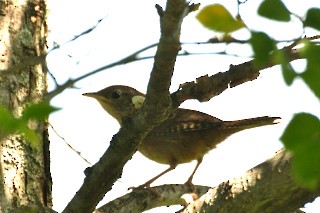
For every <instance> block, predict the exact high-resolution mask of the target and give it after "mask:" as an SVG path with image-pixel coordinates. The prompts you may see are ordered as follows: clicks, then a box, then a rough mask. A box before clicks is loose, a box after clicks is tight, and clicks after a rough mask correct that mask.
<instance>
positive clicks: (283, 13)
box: [258, 0, 290, 21]
mask: <svg viewBox="0 0 320 213" xmlns="http://www.w3.org/2000/svg"><path fill="white" fill-rule="evenodd" d="M258 14H259V15H261V16H263V17H266V18H268V19H272V20H277V21H290V11H289V10H288V9H287V7H286V6H285V5H284V4H283V2H282V1H281V0H264V1H263V2H262V3H261V5H260V7H259V8H258Z"/></svg>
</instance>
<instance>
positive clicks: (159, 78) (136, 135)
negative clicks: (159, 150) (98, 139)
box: [63, 0, 188, 213]
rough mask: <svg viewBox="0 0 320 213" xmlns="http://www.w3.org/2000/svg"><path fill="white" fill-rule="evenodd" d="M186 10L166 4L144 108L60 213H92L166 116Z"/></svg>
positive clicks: (173, 0)
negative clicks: (128, 162) (150, 133)
mask: <svg viewBox="0 0 320 213" xmlns="http://www.w3.org/2000/svg"><path fill="white" fill-rule="evenodd" d="M187 8H188V5H187V4H186V2H185V1H184V0H168V2H167V6H166V10H165V11H164V12H163V16H162V17H161V32H162V33H161V38H160V42H159V45H158V49H157V53H156V56H155V62H154V67H153V70H152V72H151V77H150V83H149V86H148V92H147V95H146V100H145V102H144V104H143V107H142V109H141V110H140V111H139V113H137V115H136V116H135V117H133V118H132V120H129V121H126V122H125V123H124V126H123V127H122V128H121V129H120V131H119V133H118V134H116V135H115V136H114V137H113V138H112V140H111V142H110V146H109V148H108V149H107V151H106V152H105V153H104V154H103V156H102V157H101V158H100V160H99V161H98V162H97V163H96V164H95V165H94V166H93V167H91V168H89V169H87V170H86V178H85V179H84V183H83V185H82V186H81V188H80V189H79V191H78V192H77V193H76V194H75V196H74V197H73V198H72V200H71V201H70V202H69V204H68V205H67V206H66V208H65V209H64V210H63V212H64V213H66V212H88V213H89V212H92V211H93V210H94V208H95V206H96V205H97V204H98V202H99V201H100V200H101V199H102V198H103V196H104V194H105V193H106V192H108V191H109V190H111V188H112V185H113V183H114V182H115V181H116V180H117V179H118V178H119V177H120V176H121V173H122V169H123V166H124V165H125V164H126V163H127V161H128V160H130V159H131V157H132V155H133V154H134V153H135V151H136V150H137V146H138V144H139V143H140V141H141V140H142V139H143V138H144V137H145V136H146V135H147V134H148V133H149V132H150V131H151V130H152V128H153V127H154V126H155V125H158V124H159V123H160V122H161V121H163V120H164V119H166V118H167V117H168V116H169V113H168V112H169V111H170V109H171V104H170V103H171V102H170V100H171V99H170V94H169V86H170V81H171V76H172V73H173V69H174V64H175V63H174V62H175V60H176V57H177V54H178V51H179V49H180V41H179V36H180V28H181V23H182V20H183V18H184V16H185V15H186V9H187ZM155 97H156V98H155ZM159 112H160V113H159Z"/></svg>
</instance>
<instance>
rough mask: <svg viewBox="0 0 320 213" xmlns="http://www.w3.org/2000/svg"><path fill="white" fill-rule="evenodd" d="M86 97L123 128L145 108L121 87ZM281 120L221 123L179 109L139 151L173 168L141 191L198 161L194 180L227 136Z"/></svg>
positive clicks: (140, 99)
mask: <svg viewBox="0 0 320 213" xmlns="http://www.w3.org/2000/svg"><path fill="white" fill-rule="evenodd" d="M83 95H85V96H89V97H92V98H95V99H96V100H97V101H98V102H99V103H100V104H101V106H102V107H103V108H104V109H105V110H106V111H107V112H108V113H109V114H110V115H111V116H113V117H114V118H115V119H117V120H118V122H119V123H120V125H122V120H123V119H125V118H127V117H131V116H132V115H133V113H135V112H136V111H137V110H139V108H140V107H141V105H142V104H143V100H144V94H143V93H141V92H139V91H137V90H135V89H134V88H131V87H128V86H122V85H116V86H110V87H107V88H105V89H103V90H100V91H98V92H94V93H85V94H83ZM277 119H280V118H279V117H268V116H264V117H257V118H250V119H244V120H237V121H222V120H220V119H218V118H216V117H213V116H211V115H208V114H205V113H202V112H198V111H195V110H189V109H182V108H178V109H177V110H176V111H175V115H174V116H173V117H172V118H169V119H168V120H166V121H164V122H163V123H161V124H160V125H159V126H157V127H155V128H154V129H153V130H152V131H151V132H150V133H149V134H148V135H147V136H146V137H145V139H144V140H143V141H141V143H140V145H139V147H138V151H139V152H141V153H142V154H143V155H144V156H145V157H147V158H149V159H150V160H153V161H156V162H158V163H161V164H168V165H169V166H170V167H169V168H168V169H167V170H165V171H164V172H162V173H160V174H159V175H157V176H156V177H154V178H152V179H150V180H149V181H147V182H146V183H145V184H142V185H141V186H140V187H149V186H150V184H151V183H152V182H153V181H155V180H156V179H158V178H159V177H160V176H162V175H163V174H165V173H167V172H169V171H171V170H173V169H174V168H175V167H176V166H177V165H178V164H182V163H188V162H190V161H192V160H197V162H198V163H197V165H196V167H195V169H194V171H193V172H192V174H191V175H190V177H189V178H188V180H187V183H188V184H190V185H192V178H193V175H194V173H195V172H196V170H197V168H198V167H199V165H200V163H201V161H202V158H203V156H204V155H205V154H206V153H207V152H209V151H210V150H212V149H214V148H215V147H216V145H217V144H219V143H221V142H222V141H224V140H225V139H226V138H227V137H228V136H230V135H232V134H234V133H236V132H239V131H242V130H245V129H250V128H254V127H259V126H265V125H272V124H275V123H274V121H275V120H277Z"/></svg>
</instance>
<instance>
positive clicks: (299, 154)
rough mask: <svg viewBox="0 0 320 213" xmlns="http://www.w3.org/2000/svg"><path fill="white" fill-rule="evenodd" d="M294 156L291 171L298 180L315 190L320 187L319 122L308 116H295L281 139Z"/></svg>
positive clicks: (301, 114) (300, 114) (307, 114)
mask: <svg viewBox="0 0 320 213" xmlns="http://www.w3.org/2000/svg"><path fill="white" fill-rule="evenodd" d="M281 141H282V142H283V143H284V145H285V146H286V148H287V149H288V150H290V151H291V152H292V153H293V154H294V158H293V164H292V167H293V168H292V169H293V172H294V174H295V176H296V177H297V179H298V180H301V181H302V182H303V183H304V184H305V185H306V186H308V187H309V188H311V189H315V188H316V187H318V186H319V185H320V167H319V166H318V165H319V162H320V155H319V153H320V120H319V119H318V118H317V117H315V116H313V115H311V114H309V113H299V114H296V115H295V116H294V117H293V119H292V120H291V122H290V124H289V125H288V126H287V128H286V130H285V132H284V133H283V135H282V137H281Z"/></svg>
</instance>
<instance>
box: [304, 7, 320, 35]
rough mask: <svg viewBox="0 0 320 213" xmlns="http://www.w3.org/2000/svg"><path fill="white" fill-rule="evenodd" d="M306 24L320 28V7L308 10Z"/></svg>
mask: <svg viewBox="0 0 320 213" xmlns="http://www.w3.org/2000/svg"><path fill="white" fill-rule="evenodd" d="M304 26H307V27H312V28H314V29H317V30H320V9H319V8H311V9H309V10H308V12H307V17H306V20H305V21H304Z"/></svg>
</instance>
